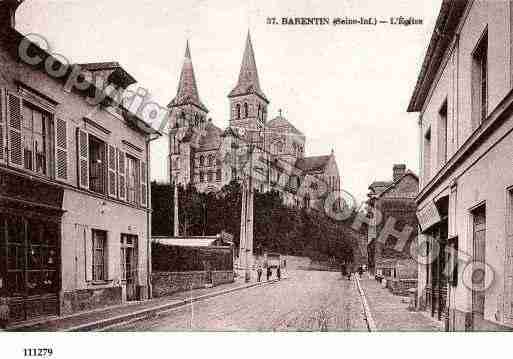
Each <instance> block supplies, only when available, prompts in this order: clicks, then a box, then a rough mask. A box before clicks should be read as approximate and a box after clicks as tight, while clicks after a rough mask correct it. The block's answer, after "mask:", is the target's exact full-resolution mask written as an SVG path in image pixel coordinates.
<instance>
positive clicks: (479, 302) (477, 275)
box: [472, 206, 486, 318]
mask: <svg viewBox="0 0 513 359" xmlns="http://www.w3.org/2000/svg"><path fill="white" fill-rule="evenodd" d="M472 215H473V253H474V257H473V259H474V262H478V263H484V262H485V249H486V245H485V242H486V210H485V207H484V206H483V207H480V208H478V209H476V210H475V211H474V212H472ZM485 274H486V273H485V270H484V266H483V267H482V268H478V269H475V270H474V269H473V271H472V318H476V317H479V318H482V317H483V315H484V304H485V291H484V289H485V288H484V285H485Z"/></svg>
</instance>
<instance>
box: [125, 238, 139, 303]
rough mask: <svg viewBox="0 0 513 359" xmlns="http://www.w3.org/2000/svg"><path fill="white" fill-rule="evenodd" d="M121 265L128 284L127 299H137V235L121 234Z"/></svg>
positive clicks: (126, 284)
mask: <svg viewBox="0 0 513 359" xmlns="http://www.w3.org/2000/svg"><path fill="white" fill-rule="evenodd" d="M121 266H122V269H121V270H122V277H123V280H124V281H125V286H126V300H127V301H132V300H136V299H137V278H138V275H137V274H138V273H137V266H138V254H137V236H133V235H126V234H123V235H121Z"/></svg>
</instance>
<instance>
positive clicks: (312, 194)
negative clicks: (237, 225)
mask: <svg viewBox="0 0 513 359" xmlns="http://www.w3.org/2000/svg"><path fill="white" fill-rule="evenodd" d="M228 101H229V103H230V119H229V123H228V126H227V127H226V128H225V129H221V128H219V127H217V126H216V125H215V124H214V123H213V122H212V120H211V119H210V118H209V117H208V112H209V111H208V108H207V107H206V106H205V104H204V103H203V102H202V101H201V99H200V96H199V91H198V85H197V82H196V77H195V75H194V68H193V64H192V59H191V51H190V47H189V42H187V46H186V50H185V58H184V62H183V67H182V72H181V75H180V80H179V83H178V90H177V93H176V96H175V97H174V98H173V100H172V101H171V102H170V103H169V104H168V109H169V116H170V118H169V124H170V126H169V164H170V166H169V175H170V180H171V183H179V184H181V185H184V186H186V185H188V184H189V183H192V184H194V186H195V187H196V188H197V189H198V191H200V192H210V191H218V190H220V189H221V188H222V187H223V186H225V185H227V184H228V183H230V181H232V180H236V181H248V183H250V184H251V188H253V189H254V190H258V191H260V192H268V191H271V190H277V191H278V192H279V193H280V194H281V196H282V199H283V202H284V203H285V204H286V205H288V206H295V207H304V208H315V207H317V208H319V209H320V207H322V206H324V205H325V204H324V203H325V202H326V198H328V197H329V195H330V193H336V191H338V190H339V189H340V175H339V171H338V167H337V162H336V159H335V155H334V151H333V150H332V151H331V153H330V154H328V155H325V156H305V152H306V151H305V147H306V136H305V135H304V134H303V133H302V132H301V131H300V130H298V129H297V128H296V127H295V126H294V125H293V124H292V123H291V122H290V121H288V120H287V119H286V118H285V117H284V116H283V115H282V113H281V110H280V111H279V112H280V113H279V115H278V116H276V117H275V118H273V119H271V120H268V110H267V108H268V105H269V99H268V97H267V96H266V95H265V94H264V92H263V91H262V88H261V87H260V81H259V77H258V71H257V66H256V61H255V53H254V50H253V45H252V43H251V36H250V34H249V32H248V35H247V39H246V45H245V50H244V54H243V57H242V65H241V69H240V73H239V77H238V81H237V83H236V85H235V87H234V88H233V90H232V91H231V92H230V93H229V94H228ZM331 197H333V196H331Z"/></svg>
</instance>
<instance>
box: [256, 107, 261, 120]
mask: <svg viewBox="0 0 513 359" xmlns="http://www.w3.org/2000/svg"><path fill="white" fill-rule="evenodd" d="M261 110H262V106H260V104H258V113H257V118H258V119H259V120H261V119H262V118H261V117H260V115H261Z"/></svg>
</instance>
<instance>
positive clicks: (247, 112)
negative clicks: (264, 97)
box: [244, 102, 249, 118]
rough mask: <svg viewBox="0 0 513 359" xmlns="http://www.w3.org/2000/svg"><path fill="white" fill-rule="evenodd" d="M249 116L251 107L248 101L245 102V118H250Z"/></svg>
mask: <svg viewBox="0 0 513 359" xmlns="http://www.w3.org/2000/svg"><path fill="white" fill-rule="evenodd" d="M248 116H249V107H248V103H247V102H244V118H248Z"/></svg>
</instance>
